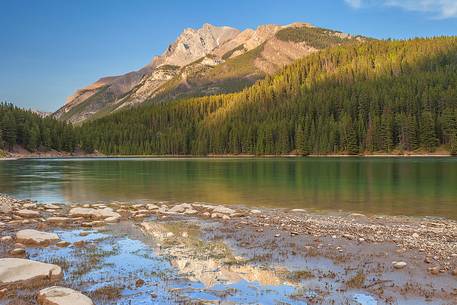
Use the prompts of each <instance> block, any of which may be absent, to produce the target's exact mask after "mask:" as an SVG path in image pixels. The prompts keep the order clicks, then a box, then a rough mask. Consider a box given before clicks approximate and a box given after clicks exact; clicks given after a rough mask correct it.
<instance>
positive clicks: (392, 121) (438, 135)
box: [79, 37, 457, 155]
mask: <svg viewBox="0 0 457 305" xmlns="http://www.w3.org/2000/svg"><path fill="white" fill-rule="evenodd" d="M79 133H80V137H81V144H82V145H83V147H85V148H86V149H88V150H91V149H97V150H99V151H101V152H103V153H107V154H198V155H206V154H244V153H245V154H287V153H291V152H294V153H299V154H303V155H307V154H333V153H347V154H358V153H366V152H392V151H394V150H398V151H416V150H421V151H428V152H432V151H434V150H436V149H437V148H439V147H442V148H444V149H447V150H449V151H451V152H453V153H457V38H456V37H439V38H433V39H413V40H407V41H368V42H363V43H355V44H351V45H344V46H338V47H334V48H330V49H326V50H324V51H321V52H318V53H316V54H313V55H310V56H308V57H306V58H303V59H301V60H299V61H297V62H296V63H295V64H293V65H290V66H288V67H286V68H284V70H283V71H282V72H281V73H279V74H277V75H275V76H272V77H267V78H266V79H265V80H262V81H259V82H257V83H256V84H255V85H253V86H251V87H249V88H247V89H245V90H243V91H241V92H239V93H234V94H225V95H217V96H207V97H200V98H192V99H185V100H179V101H174V102H169V103H162V104H155V105H150V106H143V107H138V108H134V109H130V110H126V111H121V112H118V113H114V114H112V115H110V116H107V117H104V118H101V119H98V120H95V121H92V122H88V123H85V124H83V126H81V127H80V128H79Z"/></svg>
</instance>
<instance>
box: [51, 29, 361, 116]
mask: <svg viewBox="0 0 457 305" xmlns="http://www.w3.org/2000/svg"><path fill="white" fill-rule="evenodd" d="M364 39H365V38H363V37H360V36H357V37H353V36H351V35H348V34H344V33H341V32H337V31H332V30H326V29H321V28H317V27H314V26H312V25H310V24H305V23H294V24H290V25H286V26H279V25H263V26H259V27H258V28H257V29H255V30H252V29H247V30H244V31H241V32H240V31H239V30H236V29H234V28H231V27H226V26H224V27H217V26H213V25H210V24H205V25H203V27H202V28H200V29H186V30H184V31H183V33H181V35H179V37H178V38H177V39H176V41H175V42H174V43H173V44H171V45H170V46H169V47H168V48H167V49H166V51H165V52H164V53H163V54H162V55H161V56H156V57H154V58H153V60H152V61H151V62H150V63H149V64H147V65H146V66H145V67H143V68H142V69H140V70H138V71H134V72H130V73H127V74H124V75H121V76H113V77H104V78H101V79H100V80H98V81H97V82H95V83H93V84H91V85H89V86H87V87H85V88H83V89H80V90H77V91H76V93H75V94H73V95H72V96H70V97H69V98H68V99H67V102H66V103H65V105H64V106H63V107H62V108H60V109H59V110H58V111H57V112H55V113H54V117H56V118H59V119H61V120H66V121H70V122H72V123H80V122H83V121H85V120H87V119H94V118H98V117H102V116H104V115H107V114H109V113H112V112H115V111H116V110H119V109H123V108H125V107H130V106H134V105H138V104H142V103H145V102H149V103H155V102H163V101H167V100H172V99H176V98H182V97H191V96H202V95H210V94H220V93H229V92H235V91H239V90H242V89H243V88H245V87H247V86H249V85H252V84H253V83H254V82H255V81H257V80H259V79H263V78H264V77H265V76H266V75H272V74H274V73H276V72H277V71H279V70H280V69H281V68H282V67H283V66H285V65H287V64H290V63H292V62H293V61H295V60H296V59H298V58H301V57H303V56H306V55H309V54H311V53H314V52H316V51H318V50H320V49H324V48H326V47H329V46H333V45H338V44H344V43H348V42H353V41H358V40H364Z"/></svg>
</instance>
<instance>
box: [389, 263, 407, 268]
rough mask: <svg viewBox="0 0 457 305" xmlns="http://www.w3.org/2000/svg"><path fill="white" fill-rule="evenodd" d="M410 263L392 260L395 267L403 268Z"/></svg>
mask: <svg viewBox="0 0 457 305" xmlns="http://www.w3.org/2000/svg"><path fill="white" fill-rule="evenodd" d="M407 265H408V264H407V263H405V262H392V266H393V267H394V268H395V269H403V268H405V267H406V266H407Z"/></svg>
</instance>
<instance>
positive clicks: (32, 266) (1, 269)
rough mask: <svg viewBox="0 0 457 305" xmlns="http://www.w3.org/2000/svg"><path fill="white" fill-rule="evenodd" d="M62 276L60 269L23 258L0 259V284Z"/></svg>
mask: <svg viewBox="0 0 457 305" xmlns="http://www.w3.org/2000/svg"><path fill="white" fill-rule="evenodd" d="M61 277H62V269H61V268H60V267H59V266H57V265H53V264H45V263H41V262H36V261H32V260H28V259H23V258H1V259H0V285H1V286H3V285H11V284H15V285H22V284H25V283H26V282H29V281H32V280H55V279H59V278H61Z"/></svg>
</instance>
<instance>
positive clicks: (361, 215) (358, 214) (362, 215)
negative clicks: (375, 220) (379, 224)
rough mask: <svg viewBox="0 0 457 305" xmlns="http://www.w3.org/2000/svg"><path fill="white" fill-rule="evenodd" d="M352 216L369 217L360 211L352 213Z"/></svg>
mask: <svg viewBox="0 0 457 305" xmlns="http://www.w3.org/2000/svg"><path fill="white" fill-rule="evenodd" d="M349 216H351V217H367V216H366V215H364V214H360V213H352V214H351V215H349Z"/></svg>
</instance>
